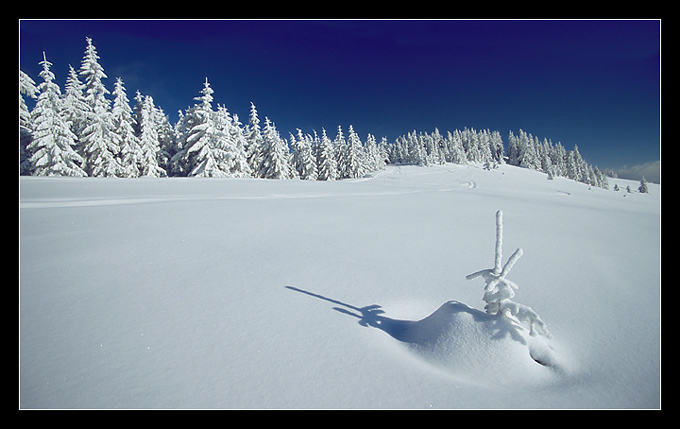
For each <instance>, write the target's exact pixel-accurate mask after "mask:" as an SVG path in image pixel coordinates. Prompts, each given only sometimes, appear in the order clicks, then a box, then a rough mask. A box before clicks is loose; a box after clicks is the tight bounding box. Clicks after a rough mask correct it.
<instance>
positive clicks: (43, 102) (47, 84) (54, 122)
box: [26, 53, 87, 177]
mask: <svg viewBox="0 0 680 429" xmlns="http://www.w3.org/2000/svg"><path fill="white" fill-rule="evenodd" d="M40 64H41V65H42V66H43V70H42V72H40V77H42V78H43V83H41V84H40V85H39V86H38V91H39V92H40V95H39V96H38V101H37V102H36V105H35V108H34V109H33V112H32V114H31V119H32V123H33V129H34V137H33V141H32V142H31V143H30V144H29V145H28V146H27V148H26V149H27V150H28V151H29V153H30V154H31V157H30V159H29V162H30V163H31V165H32V167H33V169H34V171H33V174H35V175H38V176H76V177H82V176H87V174H86V173H85V171H83V169H82V168H81V167H80V164H81V163H82V162H83V159H82V157H81V156H80V155H78V153H76V151H75V150H74V145H75V139H76V136H75V135H74V134H73V133H72V132H71V130H70V129H69V126H68V124H67V123H66V121H64V119H63V117H62V111H63V106H62V100H61V91H60V90H59V86H57V84H56V83H54V74H53V73H52V72H51V71H50V67H51V66H52V63H50V62H49V61H47V58H46V57H45V54H44V53H43V61H42V62H40Z"/></svg>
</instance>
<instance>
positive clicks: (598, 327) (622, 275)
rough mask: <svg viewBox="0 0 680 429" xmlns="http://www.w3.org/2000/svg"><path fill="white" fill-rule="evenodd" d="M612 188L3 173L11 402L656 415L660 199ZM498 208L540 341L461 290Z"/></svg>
mask: <svg viewBox="0 0 680 429" xmlns="http://www.w3.org/2000/svg"><path fill="white" fill-rule="evenodd" d="M614 184H618V187H619V188H620V189H621V190H620V191H614V190H611V189H610V190H605V189H601V188H596V187H589V186H587V185H585V184H583V183H578V182H576V181H573V180H569V179H566V178H561V177H556V178H555V179H554V180H547V179H546V175H545V174H543V173H539V172H536V171H532V170H529V169H521V168H518V167H514V166H509V165H501V166H500V167H499V168H498V169H496V170H491V171H487V170H485V169H484V168H483V167H482V166H481V165H476V164H470V165H454V164H446V165H437V166H430V167H417V166H388V167H387V168H386V169H384V170H380V171H378V172H376V173H374V174H373V176H372V177H370V178H365V179H348V180H342V181H326V182H321V181H318V182H317V181H303V180H264V179H249V178H243V179H215V178H213V179H201V178H165V179H151V178H141V179H97V178H47V177H21V178H20V211H19V212H20V236H19V244H20V265H19V269H20V407H21V408H659V407H660V377H661V375H660V371H661V364H660V329H661V316H660V282H661V274H660V193H661V187H660V185H657V184H652V183H650V184H649V193H648V194H641V193H638V192H637V191H636V189H637V186H638V183H637V182H634V181H627V180H623V179H610V185H611V186H610V187H611V188H613V186H614ZM626 186H630V188H631V189H632V192H631V193H628V192H626ZM499 210H502V212H503V250H504V254H503V255H504V256H503V263H505V261H506V260H507V259H508V257H509V256H511V254H512V252H513V251H514V250H515V249H517V248H521V249H522V250H523V254H522V257H521V259H519V260H518V261H517V262H516V263H515V265H514V266H513V268H512V271H511V272H510V273H509V274H508V275H507V278H508V279H509V280H511V281H512V283H513V284H515V285H517V286H518V289H516V290H515V291H514V292H515V295H514V297H513V301H514V302H516V303H519V304H521V305H524V306H527V307H531V309H533V310H534V311H535V312H536V313H538V314H540V318H541V320H542V321H543V322H545V324H546V325H547V328H548V329H549V331H550V334H552V338H547V337H545V336H541V335H536V336H532V335H530V333H529V331H528V330H527V329H525V328H523V327H521V326H519V325H517V324H516V323H512V322H511V321H509V320H508V319H507V318H504V317H503V316H501V315H490V314H487V313H486V312H485V310H484V306H485V302H484V300H483V297H484V287H485V284H484V281H483V280H482V279H480V278H477V279H472V280H468V279H466V276H467V275H469V274H471V273H474V272H477V271H479V270H482V269H486V268H490V267H492V266H493V262H494V244H495V243H496V212H497V211H499Z"/></svg>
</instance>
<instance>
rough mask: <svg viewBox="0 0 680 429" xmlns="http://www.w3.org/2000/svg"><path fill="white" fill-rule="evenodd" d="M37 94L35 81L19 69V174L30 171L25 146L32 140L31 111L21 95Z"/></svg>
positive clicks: (33, 95) (33, 96)
mask: <svg viewBox="0 0 680 429" xmlns="http://www.w3.org/2000/svg"><path fill="white" fill-rule="evenodd" d="M37 94H38V88H37V87H36V86H35V81H33V79H31V77H30V76H29V75H27V74H26V73H24V72H22V71H21V70H19V174H21V175H27V174H30V172H31V163H30V162H29V161H28V150H27V149H26V147H27V146H28V145H29V144H30V143H31V141H32V140H33V124H32V122H31V112H30V111H29V110H28V106H26V101H24V97H23V96H24V95H27V96H29V97H31V98H36V97H37V96H38V95H37Z"/></svg>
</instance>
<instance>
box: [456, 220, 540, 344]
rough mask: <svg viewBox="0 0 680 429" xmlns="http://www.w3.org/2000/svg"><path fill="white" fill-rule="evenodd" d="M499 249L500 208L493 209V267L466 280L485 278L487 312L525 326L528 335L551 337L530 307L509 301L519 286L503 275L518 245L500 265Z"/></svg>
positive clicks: (514, 259) (517, 253) (512, 262)
mask: <svg viewBox="0 0 680 429" xmlns="http://www.w3.org/2000/svg"><path fill="white" fill-rule="evenodd" d="M502 252H503V212H502V211H501V210H499V211H498V212H496V254H495V258H494V267H493V268H490V269H485V270H481V271H477V272H475V273H472V274H470V275H468V276H466V278H467V279H468V280H472V279H476V278H477V277H482V278H483V279H484V281H485V282H486V286H485V287H484V298H483V299H484V302H486V306H485V307H484V309H485V310H486V312H487V314H490V315H495V314H499V313H500V314H501V315H502V316H505V317H507V318H509V319H512V320H514V321H516V322H518V323H520V324H523V325H525V326H528V327H529V331H530V333H531V335H532V336H536V335H543V336H545V337H547V338H552V335H551V334H550V332H548V328H547V326H546V324H545V323H544V322H543V320H541V318H540V317H539V316H538V314H536V312H535V311H534V310H532V309H531V307H528V306H526V305H522V304H518V303H516V302H514V301H512V298H513V297H514V296H515V290H516V289H518V288H519V286H517V285H516V284H515V283H513V282H511V281H510V280H508V279H506V278H505V277H506V276H507V275H508V273H509V272H510V270H511V269H512V267H513V265H515V262H517V260H518V259H519V258H520V257H521V256H522V253H523V252H522V249H521V248H518V249H517V250H515V252H514V253H513V254H512V255H511V256H510V258H509V259H508V261H507V262H506V263H505V265H503V267H502V268H501V263H502Z"/></svg>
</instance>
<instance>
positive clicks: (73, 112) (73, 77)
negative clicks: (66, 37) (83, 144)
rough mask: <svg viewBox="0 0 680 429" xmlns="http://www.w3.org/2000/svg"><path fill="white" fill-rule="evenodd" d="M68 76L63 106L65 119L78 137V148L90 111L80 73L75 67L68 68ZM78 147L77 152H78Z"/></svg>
mask: <svg viewBox="0 0 680 429" xmlns="http://www.w3.org/2000/svg"><path fill="white" fill-rule="evenodd" d="M68 68H69V70H68V76H67V77H66V86H65V87H64V95H63V97H62V98H63V100H64V102H63V104H64V119H65V120H66V122H68V124H69V127H70V129H71V131H72V132H73V134H75V135H76V137H77V140H78V146H79V145H80V138H81V136H82V134H83V129H84V128H85V126H86V125H87V123H86V121H87V114H88V111H89V110H90V109H89V107H88V105H87V103H86V102H85V95H84V94H83V91H84V90H85V84H83V83H82V82H80V79H78V73H76V71H75V70H74V69H73V66H71V65H69V66H68ZM78 146H77V148H76V150H78Z"/></svg>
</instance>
